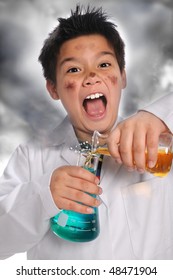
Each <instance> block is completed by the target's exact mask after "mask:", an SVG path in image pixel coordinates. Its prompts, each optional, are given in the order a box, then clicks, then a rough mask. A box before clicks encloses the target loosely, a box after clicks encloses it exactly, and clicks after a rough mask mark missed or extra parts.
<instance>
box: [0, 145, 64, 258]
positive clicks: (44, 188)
mask: <svg viewBox="0 0 173 280" xmlns="http://www.w3.org/2000/svg"><path fill="white" fill-rule="evenodd" d="M35 168H36V170H37V163H35ZM30 173H31V172H30V163H29V157H28V149H27V146H25V147H22V146H19V147H18V149H17V150H16V151H15V152H14V154H13V155H12V157H11V159H10V162H9V164H8V165H7V167H6V169H5V171H4V174H3V176H2V178H1V179H0V259H5V258H8V257H10V256H11V255H13V254H15V253H19V252H25V251H27V250H28V249H30V248H31V247H32V246H34V245H35V244H36V243H38V242H39V241H40V240H41V239H42V238H43V236H44V235H45V233H46V232H47V231H48V230H49V223H50V222H49V221H50V217H52V216H54V215H55V214H57V212H58V211H59V210H58V208H57V207H56V205H55V204H54V202H53V199H52V196H51V193H50V188H49V182H50V178H51V171H49V172H48V173H45V174H44V173H43V175H41V176H40V177H39V176H38V178H37V176H36V177H35V179H33V178H32V179H31V174H30Z"/></svg>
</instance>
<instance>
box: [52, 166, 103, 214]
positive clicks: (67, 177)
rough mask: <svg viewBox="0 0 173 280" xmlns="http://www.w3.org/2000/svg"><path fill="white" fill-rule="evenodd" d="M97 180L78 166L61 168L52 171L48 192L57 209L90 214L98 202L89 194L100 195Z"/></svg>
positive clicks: (100, 191) (100, 190)
mask: <svg viewBox="0 0 173 280" xmlns="http://www.w3.org/2000/svg"><path fill="white" fill-rule="evenodd" d="M98 184H99V179H98V178H97V177H96V176H95V175H94V174H92V173H91V172H89V171H88V170H85V169H83V168H81V167H78V166H62V167H59V168H57V169H56V170H54V172H53V174H52V178H51V183H50V190H51V193H52V196H53V199H54V202H55V204H56V205H57V207H58V208H59V209H66V210H73V211H76V212H80V213H84V214H91V213H93V208H92V207H98V206H99V205H100V200H98V199H96V198H94V197H93V196H91V195H90V194H95V195H100V194H101V193H102V189H101V188H100V187H99V186H98Z"/></svg>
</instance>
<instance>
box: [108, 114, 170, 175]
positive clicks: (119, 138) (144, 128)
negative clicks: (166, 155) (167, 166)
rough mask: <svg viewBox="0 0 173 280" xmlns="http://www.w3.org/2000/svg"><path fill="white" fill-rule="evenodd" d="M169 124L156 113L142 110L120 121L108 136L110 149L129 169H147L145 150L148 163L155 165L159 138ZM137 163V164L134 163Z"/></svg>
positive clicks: (113, 155) (142, 170)
mask: <svg viewBox="0 0 173 280" xmlns="http://www.w3.org/2000/svg"><path fill="white" fill-rule="evenodd" d="M166 131H169V130H168V128H167V126H166V125H165V124H164V122H162V121H161V120H160V119H159V118H157V117H156V116H155V115H153V114H151V113H149V112H146V111H140V112H138V113H137V114H136V115H134V116H132V117H130V118H128V119H126V120H124V121H123V122H121V123H119V124H118V125H117V127H116V128H115V129H114V130H113V131H112V132H111V134H110V136H109V138H108V148H109V151H110V153H111V155H112V157H114V158H115V159H116V160H117V162H118V163H123V164H124V165H125V166H126V167H127V168H128V170H129V171H133V170H135V169H137V170H138V171H139V172H141V173H142V172H144V170H145V150H146V148H147V151H148V165H149V167H150V168H152V167H154V165H155V163H156V161H157V149H158V139H159V135H160V134H161V133H162V132H166ZM134 163H135V164H134Z"/></svg>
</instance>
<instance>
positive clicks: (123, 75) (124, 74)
mask: <svg viewBox="0 0 173 280" xmlns="http://www.w3.org/2000/svg"><path fill="white" fill-rule="evenodd" d="M121 77H122V88H126V85H127V78H126V71H125V69H123V71H122V74H121Z"/></svg>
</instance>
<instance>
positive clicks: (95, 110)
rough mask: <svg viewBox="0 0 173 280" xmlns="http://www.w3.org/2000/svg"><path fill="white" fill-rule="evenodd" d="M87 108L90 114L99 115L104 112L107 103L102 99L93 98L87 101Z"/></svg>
mask: <svg viewBox="0 0 173 280" xmlns="http://www.w3.org/2000/svg"><path fill="white" fill-rule="evenodd" d="M85 110H86V112H87V113H88V115H90V116H98V115H102V114H103V113H104V111H105V105H104V103H103V101H102V99H91V100H87V101H86V103H85Z"/></svg>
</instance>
